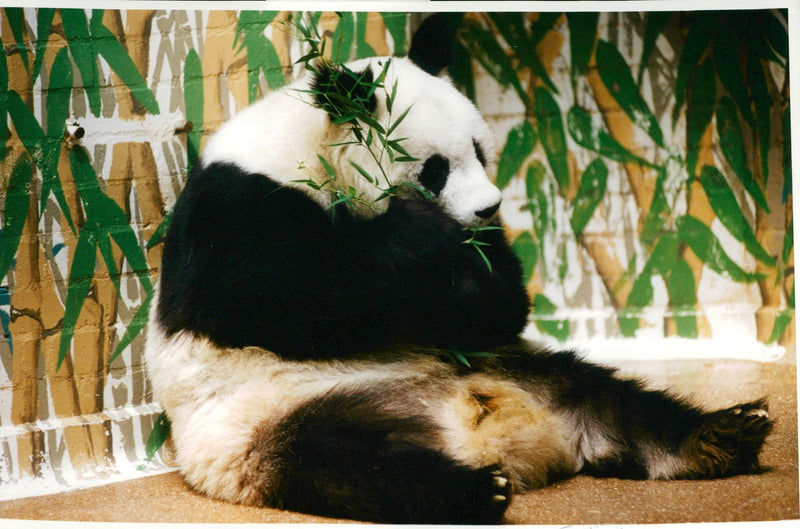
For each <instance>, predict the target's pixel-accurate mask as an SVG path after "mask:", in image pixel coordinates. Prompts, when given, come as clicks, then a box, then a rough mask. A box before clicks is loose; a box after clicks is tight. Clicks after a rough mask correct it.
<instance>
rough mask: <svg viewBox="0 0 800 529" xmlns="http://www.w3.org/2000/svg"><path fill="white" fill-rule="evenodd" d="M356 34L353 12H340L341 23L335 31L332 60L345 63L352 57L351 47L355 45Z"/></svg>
mask: <svg viewBox="0 0 800 529" xmlns="http://www.w3.org/2000/svg"><path fill="white" fill-rule="evenodd" d="M354 36H355V21H354V20H353V13H348V12H340V13H339V23H338V24H337V25H336V29H335V30H334V32H333V39H332V41H333V50H332V54H331V60H333V61H334V62H337V63H343V62H347V61H348V60H349V59H350V48H351V47H352V46H353V37H354Z"/></svg>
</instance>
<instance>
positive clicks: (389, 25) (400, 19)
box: [380, 12, 408, 55]
mask: <svg viewBox="0 0 800 529" xmlns="http://www.w3.org/2000/svg"><path fill="white" fill-rule="evenodd" d="M380 15H381V18H382V19H383V23H384V24H385V25H386V29H387V30H389V36H391V37H392V43H393V44H394V47H393V51H394V53H393V55H405V54H406V52H407V51H408V50H406V25H407V23H408V13H400V12H398V13H381V14H380Z"/></svg>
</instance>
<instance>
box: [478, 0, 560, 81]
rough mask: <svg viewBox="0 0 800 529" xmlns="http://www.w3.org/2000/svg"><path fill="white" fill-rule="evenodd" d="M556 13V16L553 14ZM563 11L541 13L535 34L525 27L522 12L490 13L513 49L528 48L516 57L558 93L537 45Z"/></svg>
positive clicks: (535, 26)
mask: <svg viewBox="0 0 800 529" xmlns="http://www.w3.org/2000/svg"><path fill="white" fill-rule="evenodd" d="M553 14H555V15H556V18H553V17H552V15H553ZM560 16H561V13H550V14H548V13H541V14H540V18H539V20H538V21H537V22H536V24H535V25H534V28H533V31H535V32H536V37H535V40H534V37H533V35H530V36H529V35H528V32H527V30H526V29H525V21H524V20H523V14H522V13H511V12H497V13H490V14H489V17H490V18H491V19H492V21H493V22H494V25H495V27H497V28H498V29H499V31H500V35H502V37H503V39H505V41H506V42H507V43H508V45H509V47H511V49H512V50H527V51H526V52H525V53H517V54H516V58H517V59H518V60H519V62H520V65H521V66H526V67H528V68H530V69H531V71H533V73H534V74H535V75H536V76H537V77H538V78H539V79H540V80H541V81H542V82H543V83H544V84H545V85H546V86H547V87H548V88H549V89H550V90H551V91H553V92H555V93H558V88H556V85H555V84H553V81H552V80H550V74H548V73H547V68H545V67H544V64H542V61H541V59H539V55H538V54H537V53H536V45H537V44H538V43H539V42H540V41H541V40H542V39H543V38H544V36H545V34H546V33H547V32H548V31H549V30H550V29H551V28H552V26H553V24H555V21H556V20H557V19H558V17H560Z"/></svg>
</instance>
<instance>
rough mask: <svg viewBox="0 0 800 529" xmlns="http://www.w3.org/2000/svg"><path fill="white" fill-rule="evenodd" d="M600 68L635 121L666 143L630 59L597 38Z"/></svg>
mask: <svg viewBox="0 0 800 529" xmlns="http://www.w3.org/2000/svg"><path fill="white" fill-rule="evenodd" d="M596 55H597V72H598V73H599V74H600V79H601V80H602V81H603V84H604V85H605V86H606V88H607V89H608V91H609V92H610V93H611V96H612V97H613V98H614V100H615V101H616V102H617V104H619V106H620V108H622V110H623V111H624V112H625V114H627V115H628V117H629V118H630V119H631V121H632V122H633V124H634V125H636V126H637V127H639V128H640V129H642V130H643V131H644V132H646V133H647V134H648V136H650V137H651V138H652V139H653V141H654V142H656V144H657V145H659V146H661V147H663V146H664V135H663V133H662V132H661V127H660V126H659V124H658V120H657V119H656V117H655V116H654V115H653V113H652V112H651V111H650V108H649V107H648V106H647V103H645V101H644V99H642V96H641V95H639V89H638V87H637V86H636V83H635V82H634V80H633V77H632V76H631V71H630V68H629V67H628V63H627V61H626V60H625V59H624V58H623V57H622V55H621V54H620V52H619V51H618V50H617V47H616V46H614V45H613V44H612V43H610V42H607V41H605V40H600V41H598V42H597V52H596Z"/></svg>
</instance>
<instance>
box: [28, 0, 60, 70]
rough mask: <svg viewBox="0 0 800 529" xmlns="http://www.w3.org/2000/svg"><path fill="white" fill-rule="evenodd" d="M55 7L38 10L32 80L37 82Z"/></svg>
mask: <svg viewBox="0 0 800 529" xmlns="http://www.w3.org/2000/svg"><path fill="white" fill-rule="evenodd" d="M55 14H56V10H55V9H54V8H49V7H40V8H38V9H37V10H36V58H34V59H33V75H32V80H33V81H34V82H36V79H38V78H39V73H40V72H41V69H42V62H43V61H44V55H45V50H46V49H47V43H48V42H49V40H50V27H51V26H52V25H53V17H54V16H55Z"/></svg>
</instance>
